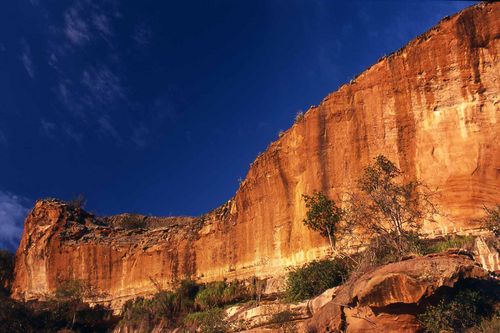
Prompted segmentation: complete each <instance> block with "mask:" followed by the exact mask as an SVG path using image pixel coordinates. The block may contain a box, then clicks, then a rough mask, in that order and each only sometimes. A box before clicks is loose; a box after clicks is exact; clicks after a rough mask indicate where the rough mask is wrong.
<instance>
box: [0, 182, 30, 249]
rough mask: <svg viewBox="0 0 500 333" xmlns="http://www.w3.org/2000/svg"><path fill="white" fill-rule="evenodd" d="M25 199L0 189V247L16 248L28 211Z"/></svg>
mask: <svg viewBox="0 0 500 333" xmlns="http://www.w3.org/2000/svg"><path fill="white" fill-rule="evenodd" d="M25 201H26V200H24V199H22V198H20V197H18V196H16V195H14V194H12V193H9V192H5V191H0V248H7V249H9V250H16V249H17V247H18V245H19V240H20V238H21V234H22V232H23V221H24V219H25V217H26V214H27V213H28V208H27V207H26V206H25V205H24V203H25Z"/></svg>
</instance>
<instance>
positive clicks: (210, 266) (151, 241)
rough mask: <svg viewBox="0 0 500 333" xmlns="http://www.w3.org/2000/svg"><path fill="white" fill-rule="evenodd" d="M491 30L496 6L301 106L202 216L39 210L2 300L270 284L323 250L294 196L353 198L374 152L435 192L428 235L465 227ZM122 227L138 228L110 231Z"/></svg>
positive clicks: (485, 126) (489, 95) (476, 205)
mask: <svg viewBox="0 0 500 333" xmlns="http://www.w3.org/2000/svg"><path fill="white" fill-rule="evenodd" d="M499 20H500V4H498V3H492V4H479V5H476V6H473V7H471V8H469V9H466V10H465V11H463V12H461V13H459V14H457V15H455V16H453V17H451V18H447V19H444V20H443V21H441V22H440V23H439V24H438V25H437V26H436V27H435V28H433V29H431V30H430V31H428V32H427V33H425V34H424V35H422V36H420V37H418V38H417V39H415V40H413V41H411V42H410V43H409V44H408V45H407V46H405V47H404V48H402V49H401V50H399V51H397V52H396V53H394V54H392V55H390V56H388V57H385V58H383V59H381V60H380V61H379V62H377V63H376V64H375V65H373V66H372V67H371V68H369V69H367V70H366V71H365V72H363V73H362V74H361V75H359V76H358V77H357V78H356V79H355V80H353V81H352V82H351V83H350V84H347V85H344V86H342V87H341V88H340V89H339V90H338V91H337V92H334V93H332V94H330V95H329V96H327V97H326V98H325V99H324V100H323V101H322V102H321V103H320V105H319V106H315V107H312V108H311V109H310V110H309V111H308V112H307V113H306V114H305V116H304V118H303V119H302V120H300V121H298V122H297V123H296V124H294V125H293V126H292V128H290V129H289V130H288V131H286V132H285V133H284V135H283V136H281V137H280V139H279V140H277V141H276V142H274V143H272V144H271V145H270V146H269V147H268V149H267V150H266V151H265V152H264V153H263V154H261V155H259V156H258V157H257V159H256V160H255V162H254V163H253V164H252V165H251V167H250V170H249V172H248V175H247V177H246V179H245V180H244V181H243V182H242V184H241V186H240V188H239V189H238V191H237V193H236V194H235V196H234V197H233V198H232V199H231V200H230V201H228V202H227V203H226V204H224V205H223V206H221V207H219V208H217V209H216V210H214V211H212V212H210V213H208V214H207V215H205V216H203V217H200V218H174V219H161V218H158V219H157V218H144V217H140V216H135V218H134V217H133V216H130V215H128V216H127V215H125V216H122V217H111V218H107V219H97V218H95V217H93V216H91V215H90V214H88V213H85V212H83V211H81V210H71V209H68V207H67V206H64V205H63V204H62V203H60V202H56V201H40V202H38V203H37V204H36V206H35V207H34V209H33V211H32V212H31V213H30V215H29V216H28V218H27V220H26V223H25V231H24V234H23V238H22V241H21V245H20V247H19V250H18V252H17V264H16V269H15V280H14V283H13V296H14V297H15V298H18V299H31V298H37V297H41V296H42V295H43V294H46V293H50V292H53V290H54V288H55V287H56V285H57V283H58V281H60V280H65V279H81V280H84V281H87V282H88V283H90V284H91V285H92V286H94V287H95V288H97V289H99V290H100V291H101V292H102V293H103V294H106V295H107V296H105V297H104V296H103V298H102V300H108V301H112V302H113V306H114V307H119V306H120V304H121V303H122V302H123V301H124V300H126V299H128V298H133V297H136V296H140V295H145V294H151V293H154V292H155V291H156V290H157V288H158V286H161V287H167V286H168V285H169V284H170V283H171V282H172V281H173V280H176V279H181V278H183V277H186V276H192V277H193V278H196V279H199V280H200V281H211V280H222V279H224V278H227V279H234V278H238V279H244V278H249V277H252V276H257V277H270V276H276V275H280V274H283V273H284V272H285V268H286V267H287V266H290V265H297V264H302V263H304V262H307V261H310V260H312V259H315V258H318V257H321V256H324V255H325V253H326V252H327V251H328V245H327V243H326V241H325V240H324V239H323V238H322V237H321V236H320V235H319V234H318V233H315V232H311V231H309V230H308V229H307V227H306V226H304V225H303V223H302V219H303V217H304V215H305V211H306V208H305V205H304V202H303V200H302V194H304V193H311V192H312V191H314V190H321V191H324V192H326V193H327V194H328V195H330V196H331V197H337V196H339V195H341V194H342V193H345V192H347V191H350V190H352V189H354V188H355V186H356V183H355V180H356V179H357V178H358V177H359V175H360V173H361V172H362V170H363V167H364V166H366V165H367V164H369V163H370V162H371V160H372V159H373V158H374V157H375V156H376V155H378V154H384V155H386V156H387V157H388V158H390V159H391V160H393V161H394V162H396V163H397V164H398V165H399V167H400V168H401V169H402V170H403V172H404V173H405V174H406V175H408V178H418V179H420V180H423V181H424V182H426V183H427V184H429V185H430V186H431V187H437V188H439V190H440V191H441V192H442V195H441V196H440V197H439V198H438V204H439V206H440V209H441V211H442V212H443V213H444V214H445V218H443V219H442V220H440V221H439V223H437V224H427V223H426V224H425V225H424V227H425V229H426V230H427V231H428V232H431V233H433V232H437V233H446V232H450V231H457V230H462V229H469V228H475V227H476V225H475V224H474V223H473V222H471V221H473V219H474V218H476V217H478V215H479V214H482V209H481V208H482V207H483V205H487V206H492V205H493V204H495V203H497V202H499V201H500V177H499V170H500V148H499V145H498V142H499V138H498V133H500V131H499V129H500V126H499V122H498V119H499V104H498V103H499V97H498V95H499V90H500V89H499V85H500V81H499V79H498V73H500V61H499V59H498V50H499V46H500V44H499V41H500V38H499V37H500V21H499ZM137 218H139V221H137ZM127 220H133V221H135V222H133V223H137V224H139V227H138V228H135V229H134V228H132V229H126V228H121V227H120V225H121V224H123V223H125V224H126V222H127ZM141 223H142V225H143V226H141ZM345 246H348V244H345ZM398 278H399V277H398ZM408 286H410V284H408ZM408 288H410V287H408ZM412 288H414V290H413V291H414V292H415V293H417V294H418V292H425V291H422V290H420V289H419V288H420V287H419V286H416V285H415V286H413V287H412ZM415 293H411V294H412V295H414V294H415ZM415 295H416V294H415ZM360 297H362V299H365V300H368V299H370V298H368V296H363V295H362V294H360Z"/></svg>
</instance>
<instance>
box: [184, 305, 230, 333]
mask: <svg viewBox="0 0 500 333" xmlns="http://www.w3.org/2000/svg"><path fill="white" fill-rule="evenodd" d="M224 318H225V314H224V310H222V309H221V308H211V309H208V310H206V311H203V312H194V313H190V314H188V315H187V316H186V318H185V319H184V325H185V326H186V328H187V329H188V330H189V332H191V331H195V332H196V331H198V330H199V331H201V332H202V333H224V332H227V330H228V327H227V324H226V322H225V321H224Z"/></svg>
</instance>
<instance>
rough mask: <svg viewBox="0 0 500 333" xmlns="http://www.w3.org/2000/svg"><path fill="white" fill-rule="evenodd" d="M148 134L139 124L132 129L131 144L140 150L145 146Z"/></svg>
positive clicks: (146, 129)
mask: <svg viewBox="0 0 500 333" xmlns="http://www.w3.org/2000/svg"><path fill="white" fill-rule="evenodd" d="M149 132H150V131H149V129H148V128H147V127H146V126H144V124H142V123H141V124H139V125H138V126H137V127H135V128H134V129H133V132H132V142H134V144H135V145H136V146H137V147H140V148H142V147H144V146H146V144H147V142H148V139H149V135H150V133H149Z"/></svg>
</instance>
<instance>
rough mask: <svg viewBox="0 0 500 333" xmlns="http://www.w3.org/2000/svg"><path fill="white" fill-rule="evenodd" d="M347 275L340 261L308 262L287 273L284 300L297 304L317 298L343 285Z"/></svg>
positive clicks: (342, 262) (347, 272)
mask: <svg viewBox="0 0 500 333" xmlns="http://www.w3.org/2000/svg"><path fill="white" fill-rule="evenodd" d="M348 274H349V269H348V266H347V264H346V263H345V262H344V261H343V260H340V259H335V260H327V259H324V260H319V261H313V262H310V263H308V264H306V265H304V266H302V267H300V268H296V269H293V270H291V271H290V272H289V273H288V278H287V284H286V291H285V298H286V299H287V300H288V301H290V302H298V301H303V300H305V299H308V298H311V297H314V296H317V295H319V294H321V293H322V292H324V291H325V290H327V289H329V288H333V287H335V286H338V285H339V284H341V283H343V282H344V281H345V280H346V279H347V277H348Z"/></svg>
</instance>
